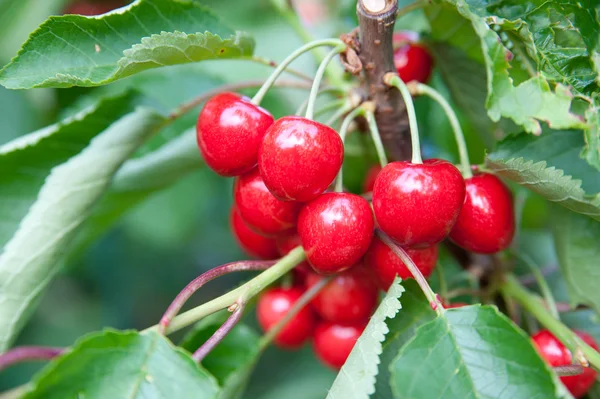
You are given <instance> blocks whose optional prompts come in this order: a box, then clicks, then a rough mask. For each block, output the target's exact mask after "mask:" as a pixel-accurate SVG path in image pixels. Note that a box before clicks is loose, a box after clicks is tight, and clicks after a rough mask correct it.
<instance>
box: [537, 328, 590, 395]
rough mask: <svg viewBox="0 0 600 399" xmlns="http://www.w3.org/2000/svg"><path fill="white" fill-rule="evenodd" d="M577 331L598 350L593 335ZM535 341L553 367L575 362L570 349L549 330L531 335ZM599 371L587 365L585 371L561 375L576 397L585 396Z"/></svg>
mask: <svg viewBox="0 0 600 399" xmlns="http://www.w3.org/2000/svg"><path fill="white" fill-rule="evenodd" d="M575 333H576V334H577V335H578V336H579V337H580V338H581V339H582V340H583V341H584V342H585V343H586V344H588V345H590V346H591V347H592V348H594V349H595V350H596V351H597V350H598V345H597V344H596V341H595V340H594V338H593V337H592V336H590V335H589V334H586V333H584V332H582V331H575ZM531 339H532V340H533V343H534V344H535V346H536V347H537V349H538V352H539V353H540V355H541V356H542V358H544V359H545V360H546V361H547V362H548V364H550V366H552V367H557V366H568V365H570V364H573V356H572V355H571V351H569V350H568V349H567V348H566V347H565V346H564V345H563V344H562V342H560V341H559V340H558V339H556V337H554V335H552V333H551V332H550V331H548V330H542V331H540V332H538V333H537V334H535V335H534V336H533V337H531ZM596 375H597V372H596V370H594V369H593V368H591V367H586V368H585V369H584V370H583V373H581V374H579V375H573V376H565V377H560V380H561V381H562V383H563V384H564V385H565V387H567V389H568V390H569V392H571V394H572V395H573V396H574V397H576V398H581V397H582V396H584V395H585V394H586V393H587V392H588V391H589V390H590V388H591V387H592V385H594V381H595V379H596Z"/></svg>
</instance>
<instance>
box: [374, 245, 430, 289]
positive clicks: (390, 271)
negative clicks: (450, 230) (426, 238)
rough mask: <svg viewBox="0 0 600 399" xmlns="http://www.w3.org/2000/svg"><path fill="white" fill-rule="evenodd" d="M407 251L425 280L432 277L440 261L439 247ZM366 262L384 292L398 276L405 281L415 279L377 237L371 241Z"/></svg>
mask: <svg viewBox="0 0 600 399" xmlns="http://www.w3.org/2000/svg"><path fill="white" fill-rule="evenodd" d="M405 251H406V253H408V256H410V258H411V259H412V261H413V262H415V265H417V267H418V268H419V270H420V271H421V273H422V274H423V276H425V278H428V277H429V276H431V273H432V272H433V269H434V268H435V265H436V263H437V260H438V247H437V245H433V246H431V247H428V248H423V249H405ZM364 262H365V265H366V266H367V267H369V268H370V269H371V270H372V271H373V274H374V276H375V280H376V281H377V284H378V285H379V288H381V289H382V290H384V291H387V290H388V288H390V285H392V282H393V281H394V278H395V277H396V275H398V276H400V278H402V279H403V280H406V279H409V278H413V276H412V274H411V272H410V270H408V268H407V267H406V265H405V264H404V262H402V260H401V259H400V258H399V257H398V256H397V255H396V254H395V253H394V252H393V251H392V250H391V249H390V247H388V246H387V245H385V243H384V242H383V241H381V240H380V239H379V237H377V236H376V237H374V238H373V241H371V246H370V247H369V250H368V251H367V254H366V255H365V260H364Z"/></svg>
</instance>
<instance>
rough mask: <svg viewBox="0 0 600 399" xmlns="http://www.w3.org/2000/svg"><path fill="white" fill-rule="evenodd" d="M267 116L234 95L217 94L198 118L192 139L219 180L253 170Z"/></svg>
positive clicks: (270, 117) (265, 112) (268, 119)
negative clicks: (194, 139)
mask: <svg viewBox="0 0 600 399" xmlns="http://www.w3.org/2000/svg"><path fill="white" fill-rule="evenodd" d="M272 124H273V117H272V116H271V114H270V113H269V112H268V111H267V110H265V109H263V108H261V107H259V106H258V105H255V104H253V103H252V102H251V101H250V99H249V98H248V97H242V96H240V95H238V94H235V93H221V94H217V95H216V96H214V97H213V98H211V99H210V100H208V101H207V102H206V104H205V105H204V108H203V109H202V111H201V112H200V115H199V116H198V124H197V125H196V137H197V139H198V146H199V147H200V152H201V153H202V156H203V157H204V160H205V161H206V164H207V165H208V166H209V167H210V168H211V169H212V170H214V171H215V172H217V173H218V174H219V175H221V176H239V175H241V174H243V173H246V172H248V171H249V170H250V169H252V168H253V167H255V166H256V162H257V158H258V147H259V146H260V144H261V142H262V140H263V137H264V135H265V133H266V132H267V129H268V128H269V126H271V125H272Z"/></svg>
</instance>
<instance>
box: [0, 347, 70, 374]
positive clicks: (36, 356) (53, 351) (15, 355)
mask: <svg viewBox="0 0 600 399" xmlns="http://www.w3.org/2000/svg"><path fill="white" fill-rule="evenodd" d="M64 350H65V349H64V348H51V347H45V346H19V347H16V348H14V349H11V350H9V351H8V352H4V353H3V354H1V355H0V370H4V369H5V368H8V367H10V366H12V365H14V364H17V363H23V362H31V361H43V360H52V359H54V358H55V357H57V356H59V355H60V354H61V353H63V352H64Z"/></svg>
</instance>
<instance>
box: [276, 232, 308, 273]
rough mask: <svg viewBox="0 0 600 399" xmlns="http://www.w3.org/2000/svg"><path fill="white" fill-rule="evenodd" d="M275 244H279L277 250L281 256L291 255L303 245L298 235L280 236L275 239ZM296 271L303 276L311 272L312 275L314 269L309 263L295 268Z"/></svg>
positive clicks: (304, 262)
mask: <svg viewBox="0 0 600 399" xmlns="http://www.w3.org/2000/svg"><path fill="white" fill-rule="evenodd" d="M275 243H276V244H277V250H278V251H279V255H281V256H285V255H287V254H289V253H290V251H291V250H292V249H294V248H296V247H298V246H301V245H302V243H301V242H300V236H299V235H298V233H294V234H288V235H283V236H279V237H277V238H276V239H275ZM296 270H297V271H299V272H301V273H303V274H307V273H309V272H310V273H312V268H311V267H310V265H309V264H308V262H307V261H303V262H302V263H300V264H298V266H296V267H295V268H294V271H296Z"/></svg>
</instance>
